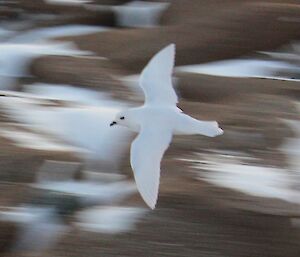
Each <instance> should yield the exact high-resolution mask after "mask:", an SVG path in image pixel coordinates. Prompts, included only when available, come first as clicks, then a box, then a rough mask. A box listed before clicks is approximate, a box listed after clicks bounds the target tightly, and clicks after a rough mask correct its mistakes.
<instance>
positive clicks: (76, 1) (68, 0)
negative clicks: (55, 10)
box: [44, 0, 93, 5]
mask: <svg viewBox="0 0 300 257" xmlns="http://www.w3.org/2000/svg"><path fill="white" fill-rule="evenodd" d="M44 2H46V3H49V4H61V5H81V4H86V3H91V2H93V0H44Z"/></svg>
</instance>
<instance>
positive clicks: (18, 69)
mask: <svg viewBox="0 0 300 257" xmlns="http://www.w3.org/2000/svg"><path fill="white" fill-rule="evenodd" d="M0 52H1V55H0V88H1V89H7V88H10V87H11V86H12V84H10V83H8V81H7V78H9V79H11V80H13V79H14V78H18V77H24V76H30V74H29V70H28V68H29V64H30V63H31V62H32V60H33V59H35V58H37V57H40V56H43V55H62V56H76V55H89V54H90V52H86V51H79V50H77V49H76V48H75V46H74V44H72V43H49V44H14V43H3V44H0ZM5 83H8V84H5ZM11 83H12V82H11Z"/></svg>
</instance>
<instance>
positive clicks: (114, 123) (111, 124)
mask: <svg viewBox="0 0 300 257" xmlns="http://www.w3.org/2000/svg"><path fill="white" fill-rule="evenodd" d="M116 124H117V122H115V121H113V122H112V123H110V125H109V126H113V125H116Z"/></svg>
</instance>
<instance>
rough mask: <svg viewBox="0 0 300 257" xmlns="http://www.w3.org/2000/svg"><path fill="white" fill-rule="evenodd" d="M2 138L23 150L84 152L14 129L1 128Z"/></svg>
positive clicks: (44, 137) (0, 134)
mask: <svg viewBox="0 0 300 257" xmlns="http://www.w3.org/2000/svg"><path fill="white" fill-rule="evenodd" d="M0 136H1V137H5V138H7V139H9V140H11V141H13V142H14V144H15V145H17V146H19V147H23V148H30V149H35V150H42V151H60V152H70V151H71V152H83V150H80V149H79V148H75V147H71V146H69V145H66V144H60V143H56V142H54V141H52V140H51V139H49V138H47V137H46V136H41V135H38V134H34V133H30V132H26V131H20V130H16V129H13V128H7V129H4V128H0Z"/></svg>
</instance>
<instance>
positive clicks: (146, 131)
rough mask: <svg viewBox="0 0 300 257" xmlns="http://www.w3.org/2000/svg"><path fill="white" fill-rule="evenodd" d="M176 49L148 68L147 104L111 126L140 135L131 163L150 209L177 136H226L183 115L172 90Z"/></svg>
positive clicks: (122, 115) (145, 76)
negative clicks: (162, 167)
mask: <svg viewBox="0 0 300 257" xmlns="http://www.w3.org/2000/svg"><path fill="white" fill-rule="evenodd" d="M174 57H175V46H174V44H171V45H169V46H167V47H166V48H164V49H163V50H161V51H160V52H159V53H158V54H156V55H155V56H154V57H153V58H152V59H151V60H150V62H149V63H148V65H147V66H146V67H145V68H144V70H143V72H142V74H141V77H140V86H141V87H142V89H143V91H144V93H145V104H144V105H143V106H141V107H137V108H132V109H128V110H125V111H122V112H120V113H118V114H117V116H116V119H115V121H114V122H112V123H111V125H115V124H119V125H122V126H125V127H127V128H129V129H130V130H132V131H134V132H137V133H139V134H138V136H137V137H136V139H135V140H134V141H133V143H132V145H131V154H130V162H131V167H132V169H133V171H134V177H135V181H136V184H137V188H138V190H139V192H140V194H141V196H142V198H143V199H144V201H145V202H146V203H147V204H148V206H149V207H150V208H152V209H154V207H155V204H156V202H157V196H158V188H159V177H160V162H161V159H162V157H163V154H164V152H165V151H166V150H167V148H168V146H169V144H170V143H171V140H172V136H173V135H193V134H200V135H205V136H209V137H215V136H217V135H221V134H223V130H222V129H220V128H219V126H218V123H217V122H216V121H199V120H196V119H194V118H192V117H190V116H188V115H186V114H184V113H183V112H182V110H180V109H179V108H178V107H177V106H176V104H177V102H178V99H177V95H176V93H175V91H174V89H173V87H172V77H171V76H172V70H173V66H174Z"/></svg>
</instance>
